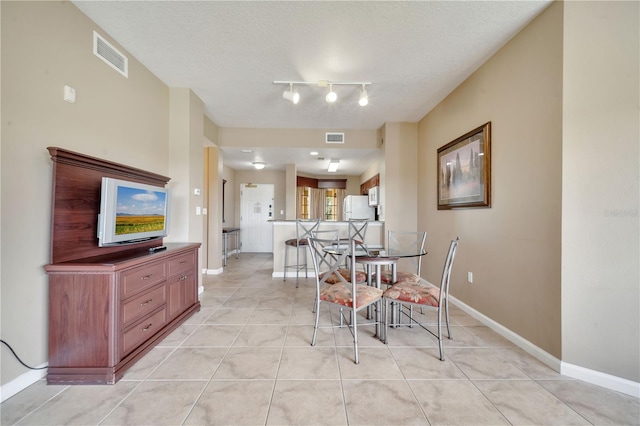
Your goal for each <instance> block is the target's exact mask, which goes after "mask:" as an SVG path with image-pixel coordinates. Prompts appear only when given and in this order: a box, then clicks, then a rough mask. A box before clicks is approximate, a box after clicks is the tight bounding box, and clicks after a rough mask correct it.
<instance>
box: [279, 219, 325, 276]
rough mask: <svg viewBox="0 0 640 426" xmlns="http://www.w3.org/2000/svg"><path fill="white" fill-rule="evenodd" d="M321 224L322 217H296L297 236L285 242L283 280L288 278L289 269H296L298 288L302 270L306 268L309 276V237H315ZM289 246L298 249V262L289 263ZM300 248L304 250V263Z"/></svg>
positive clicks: (305, 274)
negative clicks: (315, 232) (301, 258)
mask: <svg viewBox="0 0 640 426" xmlns="http://www.w3.org/2000/svg"><path fill="white" fill-rule="evenodd" d="M318 226H320V219H296V238H291V239H289V240H286V241H285V242H284V277H283V279H282V281H286V280H287V270H288V269H295V270H296V288H298V285H299V284H298V278H299V277H300V270H301V269H302V268H304V276H305V277H306V278H308V277H309V272H308V270H307V247H308V245H309V240H308V238H311V237H313V234H312V232H314V231H315V230H316V229H317V228H318ZM289 247H292V248H295V249H296V264H295V265H288V263H287V262H288V259H289ZM300 249H302V250H303V254H304V263H302V264H301V263H300Z"/></svg>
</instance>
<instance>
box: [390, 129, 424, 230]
mask: <svg viewBox="0 0 640 426" xmlns="http://www.w3.org/2000/svg"><path fill="white" fill-rule="evenodd" d="M383 137H384V144H383V145H382V151H383V152H384V174H381V175H380V182H381V194H380V201H381V203H382V205H383V206H384V208H383V213H384V221H385V224H386V228H387V230H393V231H418V230H420V231H427V232H428V230H427V229H424V228H418V189H417V188H418V180H417V177H418V157H417V156H416V152H417V151H418V125H417V123H386V124H385V126H384V132H383Z"/></svg>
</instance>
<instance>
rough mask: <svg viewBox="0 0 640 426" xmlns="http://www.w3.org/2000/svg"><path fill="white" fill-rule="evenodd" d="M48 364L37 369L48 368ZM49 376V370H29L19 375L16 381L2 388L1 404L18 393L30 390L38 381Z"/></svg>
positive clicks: (0, 389) (0, 388)
mask: <svg viewBox="0 0 640 426" xmlns="http://www.w3.org/2000/svg"><path fill="white" fill-rule="evenodd" d="M46 366H47V363H44V364H40V365H38V366H37V367H38V368H40V367H46ZM46 375H47V370H46V369H44V370H29V371H27V372H26V373H24V374H21V375H19V376H18V377H16V378H15V379H13V380H11V381H9V382H7V383H5V384H4V385H2V387H0V402H4V401H6V400H7V399H9V398H11V397H12V396H13V395H15V394H17V393H18V392H20V391H22V390H24V389H26V388H28V387H29V386H31V385H32V384H34V383H35V382H37V381H38V380H40V379H42V378H43V377H45V376H46Z"/></svg>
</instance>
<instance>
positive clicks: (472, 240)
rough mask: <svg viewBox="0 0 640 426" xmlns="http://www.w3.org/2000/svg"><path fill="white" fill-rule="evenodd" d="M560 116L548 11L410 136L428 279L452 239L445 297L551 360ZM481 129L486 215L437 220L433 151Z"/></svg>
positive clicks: (558, 15)
mask: <svg viewBox="0 0 640 426" xmlns="http://www.w3.org/2000/svg"><path fill="white" fill-rule="evenodd" d="M561 108H562V6H561V4H553V5H552V6H551V7H550V8H549V9H547V10H546V11H545V12H543V13H542V14H541V15H540V16H539V17H538V18H537V19H536V20H535V21H533V22H532V23H531V24H530V25H529V26H527V27H526V28H525V29H524V30H523V31H522V32H521V33H519V34H518V35H516V36H515V37H514V38H513V39H512V40H511V41H510V42H509V43H508V44H507V45H505V46H504V47H503V48H502V49H501V50H500V51H499V52H497V53H496V54H495V55H494V56H493V57H492V58H490V59H489V60H488V61H487V62H486V63H485V64H484V65H483V66H482V67H481V68H480V69H479V70H478V71H477V72H475V73H474V74H473V75H472V76H471V77H470V78H469V79H468V80H466V81H465V82H464V83H463V84H461V85H460V86H459V87H458V88H457V89H456V90H455V91H454V92H452V93H451V94H450V95H449V96H448V97H447V98H446V99H444V100H443V101H442V102H441V103H440V104H439V105H438V106H437V107H436V108H434V109H433V110H432V111H431V112H430V113H429V114H428V115H427V116H426V117H424V118H423V119H422V120H421V121H420V123H419V131H418V144H419V146H418V157H419V162H420V165H421V166H420V168H419V172H418V173H419V175H418V194H419V204H418V228H419V229H425V230H426V231H427V232H428V233H429V236H428V238H427V250H428V251H429V254H428V256H427V258H426V262H425V263H426V268H425V269H423V270H425V271H426V278H427V279H428V280H429V281H430V282H433V283H439V282H440V274H441V273H442V265H443V262H444V257H445V254H446V250H447V247H448V242H449V240H451V239H453V238H455V237H457V236H459V237H460V238H461V240H462V241H461V243H460V246H459V249H458V254H457V257H456V263H455V265H454V268H453V273H452V284H451V293H452V295H453V296H455V297H456V298H458V299H459V300H461V301H462V302H464V303H466V304H468V305H469V306H471V307H472V308H474V309H475V310H477V311H479V312H481V313H482V314H484V315H486V316H487V317H489V318H491V319H493V320H494V321H497V322H498V323H500V324H502V325H503V326H505V327H507V328H508V329H510V330H511V331H513V332H515V333H517V334H519V335H520V336H522V337H523V338H525V339H527V340H528V341H530V342H532V343H533V344H534V345H536V346H538V347H539V348H542V349H543V350H544V351H546V352H548V353H549V354H551V355H553V356H554V357H557V358H558V359H560V358H561V356H562V350H561V322H560V286H561V282H560V243H561V240H560V218H561V192H562V191H561V190H562V175H561V171H562V121H561V120H562V109H561ZM487 121H491V122H492V141H491V144H492V146H491V155H492V164H491V168H492V188H491V189H492V200H493V202H492V206H491V208H484V209H466V210H454V211H438V210H437V198H436V197H437V191H436V184H437V172H436V168H435V165H436V156H437V149H438V148H439V147H441V146H443V145H445V144H447V143H448V142H450V141H452V140H454V139H456V138H457V137H459V136H461V135H463V134H465V133H466V132H467V131H469V130H472V129H474V128H476V127H478V126H480V125H482V124H484V123H486V122H487ZM468 271H470V272H473V276H474V283H473V284H468V283H467V272H468ZM423 274H424V273H423Z"/></svg>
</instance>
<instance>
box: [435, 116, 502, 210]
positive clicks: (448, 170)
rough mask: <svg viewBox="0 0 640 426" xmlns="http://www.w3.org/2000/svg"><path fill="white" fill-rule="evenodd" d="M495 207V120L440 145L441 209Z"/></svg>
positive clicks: (439, 193)
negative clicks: (492, 144)
mask: <svg viewBox="0 0 640 426" xmlns="http://www.w3.org/2000/svg"><path fill="white" fill-rule="evenodd" d="M469 207H491V122H488V123H485V124H483V125H482V126H480V127H478V128H476V129H473V130H471V131H470V132H468V133H466V134H464V135H462V136H460V137H459V138H457V139H455V140H454V141H451V142H449V143H448V144H446V145H444V146H442V147H440V148H438V210H451V209H457V208H469Z"/></svg>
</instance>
